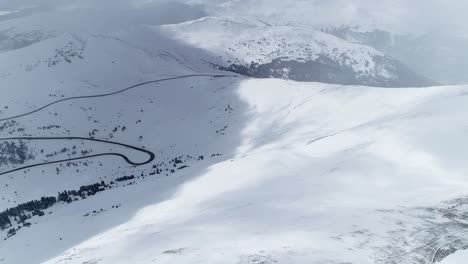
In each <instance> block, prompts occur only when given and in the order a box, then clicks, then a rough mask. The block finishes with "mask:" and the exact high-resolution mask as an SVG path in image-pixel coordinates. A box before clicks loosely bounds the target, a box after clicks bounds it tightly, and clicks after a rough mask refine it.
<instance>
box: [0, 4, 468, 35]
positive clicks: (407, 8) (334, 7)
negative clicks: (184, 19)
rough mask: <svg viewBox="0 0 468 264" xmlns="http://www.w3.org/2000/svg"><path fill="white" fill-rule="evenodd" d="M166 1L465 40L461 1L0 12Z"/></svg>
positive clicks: (467, 10)
mask: <svg viewBox="0 0 468 264" xmlns="http://www.w3.org/2000/svg"><path fill="white" fill-rule="evenodd" d="M168 1H169V2H176V1H180V2H188V3H199V4H217V5H220V6H221V7H218V12H223V9H224V10H226V9H229V13H231V14H232V12H236V13H240V14H243V15H254V16H259V17H262V18H270V19H272V20H276V21H278V22H287V21H294V22H301V23H308V24H314V25H329V24H335V25H340V24H349V23H353V22H365V23H368V24H376V25H378V26H380V27H382V26H384V27H386V28H387V29H390V30H392V31H397V32H407V31H409V32H427V31H447V32H462V33H465V32H466V35H468V23H466V17H467V15H468V1H463V0H231V1H228V0H114V1H108V0H94V1H87V0H3V1H0V11H4V10H5V9H15V8H19V7H23V8H24V7H31V6H41V5H51V4H52V3H54V2H55V3H60V4H61V5H70V4H73V5H80V4H84V3H86V4H91V5H94V6H95V7H103V6H105V8H106V9H108V10H109V11H110V9H112V8H118V7H120V8H122V7H124V6H127V7H130V6H133V7H134V6H140V7H141V6H144V5H145V4H150V5H152V4H154V3H158V2H168ZM127 7H126V8H127ZM229 7H230V8H229ZM126 8H124V9H126ZM174 11H175V12H177V10H174Z"/></svg>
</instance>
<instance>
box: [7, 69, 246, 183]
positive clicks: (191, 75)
mask: <svg viewBox="0 0 468 264" xmlns="http://www.w3.org/2000/svg"><path fill="white" fill-rule="evenodd" d="M194 77H212V78H221V77H225V78H228V77H230V78H235V77H239V75H232V74H188V75H181V76H175V77H168V78H163V79H158V80H152V81H147V82H141V83H138V84H135V85H132V86H129V87H127V88H124V89H121V90H118V91H115V92H111V93H105V94H96V95H85V96H74V97H68V98H63V99H60V100H57V101H54V102H51V103H48V104H46V105H44V106H42V107H39V108H37V109H35V110H32V111H30V112H26V113H23V114H19V115H15V116H10V117H6V118H0V122H6V121H10V120H14V119H18V118H21V117H25V116H29V115H32V114H34V113H37V112H39V111H42V110H44V109H46V108H48V107H50V106H53V105H56V104H59V103H62V102H66V101H72V100H80V99H90V98H100V97H107V96H113V95H117V94H120V93H123V92H126V91H129V90H132V89H135V88H138V87H141V86H144V85H148V84H154V83H159V82H167V81H171V80H177V79H187V78H194ZM15 140H18V141H20V140H23V141H33V140H83V141H93V142H100V143H106V144H112V145H117V146H121V147H125V148H129V149H133V150H136V151H139V152H143V153H145V154H147V155H148V159H147V160H146V161H143V162H134V161H132V160H131V159H130V158H128V157H127V156H126V155H124V154H121V153H115V152H106V153H100V154H94V155H88V156H83V157H77V158H69V159H62V160H56V161H50V162H41V163H36V164H32V165H27V166H23V167H19V168H15V169H12V170H8V171H4V172H0V176H2V175H6V174H10V173H13V172H16V171H21V170H25V169H29V168H34V167H39V166H45V165H50V164H58V163H63V162H69V161H77V160H83V159H90V158H96V157H103V156H117V157H121V158H122V159H123V160H124V161H125V162H126V163H128V164H130V165H132V166H142V165H146V164H149V163H151V162H152V161H153V160H154V159H155V158H156V155H155V154H154V153H153V152H151V151H149V150H146V149H143V148H139V147H135V146H132V145H128V144H124V143H119V142H114V141H108V140H102V139H95V138H85V137H9V138H0V141H15Z"/></svg>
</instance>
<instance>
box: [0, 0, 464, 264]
mask: <svg viewBox="0 0 468 264" xmlns="http://www.w3.org/2000/svg"><path fill="white" fill-rule="evenodd" d="M189 2H193V1H189ZM210 2H213V3H214V2H216V3H214V4H216V5H218V7H217V8H222V7H223V5H228V4H234V3H235V2H236V1H227V2H224V1H210ZM237 2H238V1H237ZM110 6H111V7H112V8H109V7H110ZM212 8H213V6H210V7H206V6H203V5H192V4H187V3H183V2H173V1H136V0H135V1H127V0H125V1H124V0H112V1H110V0H101V1H91V0H84V1H79V2H76V1H75V2H71V1H62V0H60V1H58V0H57V1H52V0H51V1H49V2H41V3H37V2H36V1H27V0H24V1H22V2H21V3H20V2H11V1H9V2H7V1H5V2H2V3H0V10H5V12H6V13H5V12H4V13H3V15H2V16H0V87H1V97H0V120H1V121H0V138H7V137H31V136H32V137H63V138H62V139H54V140H51V141H49V140H31V141H30V140H23V141H21V140H7V141H8V142H14V143H15V144H16V145H15V146H16V147H12V146H11V145H9V147H5V145H0V147H1V148H2V149H0V150H1V151H0V158H1V159H0V166H1V167H0V174H1V173H2V172H5V171H9V170H11V169H15V168H21V167H22V166H30V165H34V164H37V163H46V162H54V161H57V160H62V159H74V158H80V160H73V161H71V160H70V161H67V162H61V163H58V164H49V165H44V166H39V167H34V168H29V169H26V170H20V171H15V172H12V173H8V174H5V175H0V212H2V211H4V210H6V209H8V208H15V207H16V206H18V205H20V204H23V203H26V202H29V201H31V200H35V199H40V198H41V197H45V196H49V197H50V196H54V197H57V194H58V193H59V192H60V193H61V194H62V196H63V192H64V191H68V193H73V192H74V193H75V194H67V195H66V196H67V198H70V197H71V198H70V199H64V200H60V201H57V202H55V203H54V204H53V205H51V206H50V207H47V208H42V209H41V212H42V213H44V215H41V214H38V213H36V212H35V211H31V210H29V211H28V210H23V211H21V212H20V217H11V216H10V217H9V218H8V219H9V220H10V221H11V225H10V224H6V225H5V228H4V229H3V230H0V238H4V239H1V240H0V263H1V264H3V263H5V264H30V263H33V264H35V263H43V264H56V263H67V264H68V263H70V264H83V263H87V264H91V263H93V264H105V263H113V264H119V263H137V264H140V263H141V264H146V263H233V264H260V263H263V264H273V263H336V264H338V263H385V264H386V263H431V262H438V261H441V260H442V259H443V258H444V257H446V256H447V255H448V254H451V253H457V251H459V250H462V249H466V248H468V241H466V240H465V239H464V237H466V223H467V222H466V221H467V220H466V215H467V212H468V200H467V199H466V189H467V182H466V180H465V174H466V173H467V170H468V167H467V165H466V162H465V159H464V157H465V156H466V154H467V153H466V152H467V149H468V148H467V147H468V146H467V143H465V142H466V141H465V140H464V138H465V136H466V133H467V123H466V121H465V119H466V118H465V114H464V113H465V112H466V110H467V109H466V107H467V105H468V104H467V100H468V97H467V96H466V95H467V94H468V87H466V86H452V87H448V86H447V87H426V88H405V89H390V88H389V89H384V88H376V87H363V86H349V85H348V86H346V85H332V84H323V83H315V82H308V83H300V82H294V81H288V80H281V79H254V78H249V77H246V76H240V75H238V74H235V73H232V72H230V71H223V70H231V71H232V70H233V69H232V68H231V69H229V61H231V62H234V61H235V60H236V58H237V59H238V61H239V62H240V63H241V64H244V65H246V64H248V63H250V61H252V60H254V61H257V62H259V63H266V64H268V63H272V62H274V61H275V60H276V59H278V58H286V59H287V60H290V61H293V62H297V61H301V59H312V60H313V59H316V58H321V57H323V56H326V57H327V58H328V59H330V60H331V61H333V62H339V63H342V64H340V65H341V66H343V65H344V66H346V67H348V68H350V69H352V72H353V73H359V74H362V75H363V76H364V75H365V76H367V75H368V76H371V77H375V76H381V77H383V78H386V77H390V78H391V77H392V76H391V72H389V71H387V70H386V69H387V68H385V67H384V68H380V66H379V65H378V64H376V63H375V61H374V59H375V56H384V55H383V54H381V53H379V52H377V51H376V50H374V49H372V48H369V47H366V46H362V45H355V44H351V43H349V42H346V41H343V40H340V39H339V38H336V37H333V36H331V35H328V34H325V33H322V32H319V31H316V30H313V29H308V28H304V27H302V26H299V25H284V24H283V25H270V26H268V25H267V24H268V21H263V22H262V21H259V20H258V19H256V18H255V17H235V18H233V17H229V16H227V15H226V14H222V15H221V14H220V13H217V12H215V11H213V9H212ZM174 11H177V14H178V15H177V16H172V15H171V14H173V13H174ZM155 14H157V16H156V15H155ZM265 22H266V23H267V24H265ZM293 29H294V31H293ZM213 64H214V65H217V66H221V67H213ZM280 65H282V64H280ZM281 69H283V68H281ZM338 69H342V68H338ZM282 73H284V74H293V73H292V72H288V71H287V69H286V71H283V72H282ZM353 76H354V75H353ZM267 77H271V76H267ZM274 77H276V76H274ZM279 77H285V78H287V77H291V75H289V76H288V75H285V76H279ZM134 85H136V86H134ZM83 96H84V97H83ZM64 99H66V100H65V101H61V100H64ZM54 102H56V103H54ZM51 103H52V104H51ZM43 106H47V107H45V108H42V107H43ZM36 110H38V111H36ZM28 112H31V114H27V115H24V116H22V114H23V113H28ZM17 115H20V116H19V117H14V116H17ZM12 117H13V118H12ZM70 137H85V138H89V139H99V140H105V141H112V142H118V143H122V144H126V145H130V146H134V147H137V148H142V149H145V150H147V151H150V152H152V153H154V154H155V160H154V161H150V162H149V163H145V162H144V161H146V160H148V156H147V155H145V153H143V152H141V151H138V150H137V149H132V148H128V147H125V145H115V144H109V143H106V142H105V141H92V140H80V139H76V138H75V139H70ZM0 141H1V140H0ZM20 142H23V143H25V144H26V145H25V146H26V147H18V146H22V145H20ZM0 143H2V142H0ZM10 148H11V149H14V151H10V150H9V149H10ZM105 153H117V154H120V155H121V156H118V155H113V156H109V155H107V156H95V157H93V158H86V157H89V156H90V155H99V154H105ZM4 157H8V158H7V159H4ZM123 157H126V158H128V159H129V160H131V161H132V162H134V163H144V164H143V165H141V166H132V164H130V163H129V162H126V161H125V159H124V158H123ZM9 158H11V159H9ZM81 158H82V159H81ZM93 184H97V187H96V186H95V188H93V187H92V186H91V185H93ZM89 186H91V187H89ZM96 189H97V191H96ZM79 190H81V191H80V193H79V195H76V193H77V191H79ZM83 190H84V191H83ZM90 190H91V191H90ZM94 191H95V192H94ZM58 197H60V195H59V196H58ZM22 217H25V219H21V218H22ZM0 220H2V219H1V218H0ZM0 225H3V222H1V221H0ZM460 252H462V251H460ZM460 254H463V253H460ZM454 256H456V255H454ZM449 259H450V258H448V259H447V261H449Z"/></svg>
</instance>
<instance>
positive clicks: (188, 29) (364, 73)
mask: <svg viewBox="0 0 468 264" xmlns="http://www.w3.org/2000/svg"><path fill="white" fill-rule="evenodd" d="M163 28H164V29H165V30H166V31H167V32H169V33H172V34H170V35H173V36H175V38H176V39H177V40H180V41H182V42H186V43H188V44H190V45H191V46H195V47H198V48H201V49H203V50H206V51H208V52H211V53H212V54H213V55H214V56H216V57H217V59H218V60H219V59H220V60H221V62H218V61H213V60H209V59H207V62H208V63H209V64H211V65H213V66H215V67H217V68H219V69H224V70H228V71H233V72H236V73H240V74H244V75H248V76H252V77H259V78H268V77H274V78H284V79H291V80H296V81H320V82H326V83H337V84H361V85H369V86H380V87H402V86H425V85H426V86H427V85H431V84H434V82H432V81H430V80H429V79H427V78H424V77H421V76H419V75H417V74H416V73H414V72H413V71H411V70H410V69H409V68H407V67H406V66H404V65H403V64H402V63H400V62H398V61H397V60H395V59H392V58H390V57H388V56H386V55H385V54H383V53H381V52H378V51H376V50H375V49H373V48H370V47H369V46H363V45H359V44H354V43H351V42H348V41H344V40H342V39H339V38H336V37H335V36H332V35H329V34H326V33H324V32H320V31H318V30H315V29H312V28H309V27H304V26H295V25H272V24H269V23H268V22H265V21H262V20H253V21H252V20H251V19H250V20H249V19H247V18H244V19H241V20H234V19H232V18H230V19H228V18H223V17H221V18H219V17H205V18H201V19H199V20H195V21H189V22H186V23H181V24H176V25H168V26H164V27H163Z"/></svg>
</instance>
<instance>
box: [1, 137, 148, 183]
mask: <svg viewBox="0 0 468 264" xmlns="http://www.w3.org/2000/svg"><path fill="white" fill-rule="evenodd" d="M14 140H23V141H28V140H29V141H31V140H84V141H93V142H100V143H106V144H112V145H117V146H121V147H125V148H129V149H133V150H136V151H139V152H143V153H145V154H147V155H148V159H147V160H146V161H144V162H133V161H131V160H130V159H129V158H128V157H127V156H125V155H124V154H121V153H115V152H106V153H100V154H94V155H88V156H83V157H78V158H70V159H62V160H56V161H49V162H41V163H36V164H32V165H27V166H23V167H20V168H15V169H12V170H8V171H5V172H0V176H2V175H6V174H9V173H12V172H16V171H21V170H25V169H29V168H34V167H39V166H43V165H49V164H57V163H63V162H68V161H77V160H83V159H89V158H95V157H102V156H117V157H121V158H122V159H124V160H125V162H127V163H128V164H130V165H132V166H142V165H146V164H148V163H151V162H152V161H153V160H154V159H155V158H156V155H155V154H154V153H153V152H151V151H149V150H146V149H143V148H139V147H135V146H132V145H128V144H124V143H119V142H114V141H109V140H102V139H95V138H84V137H11V138H1V139H0V141H14Z"/></svg>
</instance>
